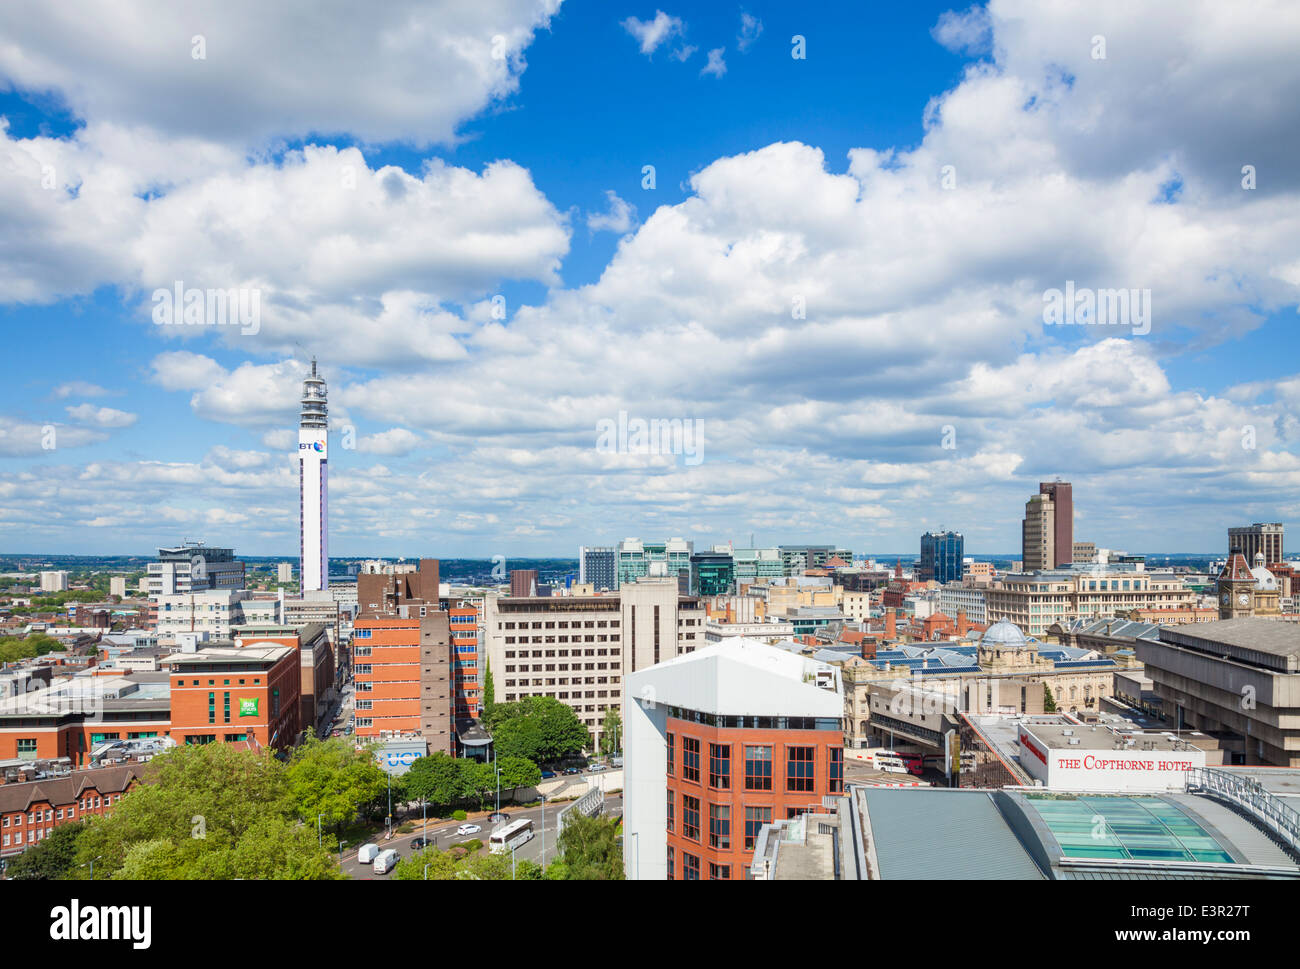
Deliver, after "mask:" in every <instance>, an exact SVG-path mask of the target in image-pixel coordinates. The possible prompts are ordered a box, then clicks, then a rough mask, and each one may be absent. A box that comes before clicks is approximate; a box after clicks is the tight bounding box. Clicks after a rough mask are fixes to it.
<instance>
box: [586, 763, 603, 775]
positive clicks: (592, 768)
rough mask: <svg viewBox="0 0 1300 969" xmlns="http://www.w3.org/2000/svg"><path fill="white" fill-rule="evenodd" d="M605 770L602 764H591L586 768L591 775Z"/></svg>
mask: <svg viewBox="0 0 1300 969" xmlns="http://www.w3.org/2000/svg"><path fill="white" fill-rule="evenodd" d="M605 769H606V767H605V765H604V764H592V765H591V766H590V767H588V768H587V770H589V771H591V772H592V773H593V774H594V773H595V772H596V771H598V770H605Z"/></svg>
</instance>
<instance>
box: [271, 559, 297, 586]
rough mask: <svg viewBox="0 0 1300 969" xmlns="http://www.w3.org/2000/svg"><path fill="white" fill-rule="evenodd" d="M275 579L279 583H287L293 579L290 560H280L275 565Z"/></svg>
mask: <svg viewBox="0 0 1300 969" xmlns="http://www.w3.org/2000/svg"><path fill="white" fill-rule="evenodd" d="M275 581H277V582H279V583H280V584H281V585H288V584H289V583H290V582H292V581H293V564H292V563H291V562H280V563H279V564H278V565H276V567H275Z"/></svg>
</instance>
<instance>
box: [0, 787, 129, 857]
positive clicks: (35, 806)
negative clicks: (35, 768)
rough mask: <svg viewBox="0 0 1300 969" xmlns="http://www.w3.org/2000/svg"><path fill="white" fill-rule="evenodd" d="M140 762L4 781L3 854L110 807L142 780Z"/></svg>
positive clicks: (0, 797)
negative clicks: (41, 777) (60, 826)
mask: <svg viewBox="0 0 1300 969" xmlns="http://www.w3.org/2000/svg"><path fill="white" fill-rule="evenodd" d="M140 766H141V765H138V764H123V765H120V766H116V767H100V768H96V769H94V770H81V771H73V772H71V773H68V774H64V775H62V776H61V777H47V778H43V779H41V780H38V781H28V782H26V783H20V784H0V856H9V855H15V854H19V853H20V852H23V851H25V850H27V848H29V847H31V846H32V845H34V844H39V843H40V842H41V841H43V840H45V839H46V838H48V837H49V836H50V833H51V832H52V831H53V830H54V829H55V828H56V827H58V826H59V825H60V824H67V823H69V822H71V821H80V820H81V819H82V818H85V817H89V816H90V815H92V814H106V813H108V812H109V811H110V810H112V808H113V806H114V805H116V804H117V803H118V802H119V801H121V800H122V797H123V796H124V795H125V794H126V793H127V792H128V791H130V790H131V789H132V788H133V787H134V786H135V785H136V784H137V783H138V782H139V779H140Z"/></svg>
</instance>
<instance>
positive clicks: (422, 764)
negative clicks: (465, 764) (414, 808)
mask: <svg viewBox="0 0 1300 969" xmlns="http://www.w3.org/2000/svg"><path fill="white" fill-rule="evenodd" d="M403 779H404V781H405V787H406V794H407V796H408V797H410V798H412V799H414V800H420V801H425V802H427V803H429V804H432V805H435V806H437V807H439V808H446V807H450V806H451V805H453V804H455V803H457V802H458V801H461V800H463V799H464V798H465V797H466V796H468V793H469V791H468V789H467V787H466V784H465V777H464V774H463V771H462V762H461V761H458V760H456V759H455V758H454V757H450V756H448V755H447V754H445V753H443V752H442V751H438V752H437V753H434V754H430V755H429V756H427V757H419V758H416V760H415V761H414V762H413V763H412V764H411V769H410V770H408V771H407V772H406V774H405V775H404V778H403Z"/></svg>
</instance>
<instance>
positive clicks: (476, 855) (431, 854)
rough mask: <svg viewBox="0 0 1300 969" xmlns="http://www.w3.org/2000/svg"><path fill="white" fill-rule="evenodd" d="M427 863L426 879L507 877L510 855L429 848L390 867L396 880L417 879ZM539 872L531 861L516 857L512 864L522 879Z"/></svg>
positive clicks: (474, 879) (489, 878)
mask: <svg viewBox="0 0 1300 969" xmlns="http://www.w3.org/2000/svg"><path fill="white" fill-rule="evenodd" d="M426 865H428V873H427V877H428V880H429V881H431V882H432V881H510V878H511V872H510V868H511V866H510V855H509V854H508V853H506V854H500V855H494V854H490V853H488V852H486V851H472V852H466V851H464V850H463V849H459V848H452V849H451V850H450V851H441V850H439V849H437V848H431V849H429V850H427V851H421V852H419V853H417V854H414V855H412V856H411V857H410V858H403V859H402V860H401V861H399V862H398V863H397V866H396V867H395V868H394V869H393V878H395V879H397V880H398V881H420V880H422V879H424V878H425V877H426V873H425V866H426ZM540 876H541V865H537V864H534V863H533V862H530V861H518V862H516V864H515V877H516V878H517V879H518V880H520V881H523V880H525V879H528V880H532V879H535V878H539V877H540Z"/></svg>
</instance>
